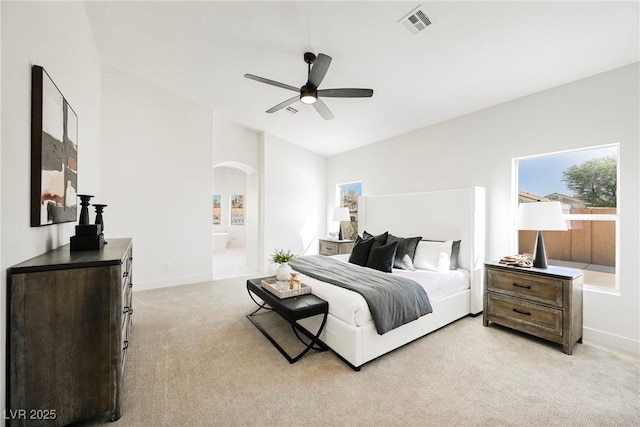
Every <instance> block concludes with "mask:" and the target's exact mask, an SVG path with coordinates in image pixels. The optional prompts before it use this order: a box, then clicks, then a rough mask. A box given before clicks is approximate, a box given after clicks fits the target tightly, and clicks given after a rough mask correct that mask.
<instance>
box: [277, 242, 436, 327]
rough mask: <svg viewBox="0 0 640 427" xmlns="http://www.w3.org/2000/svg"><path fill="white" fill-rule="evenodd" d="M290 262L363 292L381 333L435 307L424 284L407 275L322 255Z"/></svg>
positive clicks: (308, 272)
mask: <svg viewBox="0 0 640 427" xmlns="http://www.w3.org/2000/svg"><path fill="white" fill-rule="evenodd" d="M289 265H290V266H291V267H292V268H293V269H294V270H296V271H299V272H300V273H302V274H306V275H307V276H310V277H313V278H314V279H318V280H321V281H323V282H328V283H332V284H334V285H336V286H340V287H342V288H346V289H349V290H351V291H354V292H357V293H359V294H360V295H362V296H363V297H364V299H365V301H366V302H367V305H368V306H369V311H370V312H371V316H372V317H373V322H374V323H375V326H376V330H377V331H378V334H380V335H383V334H385V333H386V332H389V331H390V330H392V329H394V328H397V327H398V326H402V325H404V324H405V323H409V322H412V321H414V320H416V319H417V318H419V317H420V316H424V315H425V314H429V313H431V312H432V311H433V310H432V308H431V303H430V302H429V297H428V296H427V293H426V292H425V290H424V288H422V286H420V285H419V284H418V283H416V282H414V281H413V280H410V279H407V278H404V277H397V276H393V275H391V274H389V273H383V272H381V271H378V270H374V269H372V268H367V267H361V266H359V265H355V264H350V263H346V262H342V261H338V260H335V259H333V258H330V257H325V256H320V255H309V256H304V257H296V258H293V259H292V260H291V261H289Z"/></svg>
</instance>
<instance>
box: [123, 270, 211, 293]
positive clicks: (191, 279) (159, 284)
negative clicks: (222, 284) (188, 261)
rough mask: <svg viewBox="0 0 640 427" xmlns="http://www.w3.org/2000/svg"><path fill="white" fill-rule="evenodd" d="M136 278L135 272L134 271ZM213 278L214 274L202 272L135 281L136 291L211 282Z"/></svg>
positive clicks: (134, 288) (134, 287)
mask: <svg viewBox="0 0 640 427" xmlns="http://www.w3.org/2000/svg"><path fill="white" fill-rule="evenodd" d="M134 278H135V273H134ZM211 280H213V274H201V275H195V276H182V277H172V278H170V279H162V280H148V281H146V282H136V281H134V283H133V290H134V291H146V290H149V289H160V288H169V287H171V286H182V285H191V284H193V283H200V282H209V281H211Z"/></svg>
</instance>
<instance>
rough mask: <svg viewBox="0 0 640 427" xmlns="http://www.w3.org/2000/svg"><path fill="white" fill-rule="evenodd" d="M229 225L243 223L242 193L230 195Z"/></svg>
mask: <svg viewBox="0 0 640 427" xmlns="http://www.w3.org/2000/svg"><path fill="white" fill-rule="evenodd" d="M231 225H244V195H243V194H232V195H231Z"/></svg>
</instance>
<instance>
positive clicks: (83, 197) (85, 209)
mask: <svg viewBox="0 0 640 427" xmlns="http://www.w3.org/2000/svg"><path fill="white" fill-rule="evenodd" d="M78 197H80V206H82V209H80V220H79V221H78V224H80V225H88V224H89V200H91V198H92V197H93V196H90V195H88V194H78Z"/></svg>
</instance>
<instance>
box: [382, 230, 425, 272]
mask: <svg viewBox="0 0 640 427" xmlns="http://www.w3.org/2000/svg"><path fill="white" fill-rule="evenodd" d="M420 240H422V237H421V236H418V237H407V238H403V237H396V236H394V235H393V234H389V237H387V243H392V242H398V249H397V250H396V258H395V260H394V262H393V266H394V267H395V268H400V269H402V270H415V268H414V267H413V257H414V256H415V254H416V247H417V246H418V242H419V241H420Z"/></svg>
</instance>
